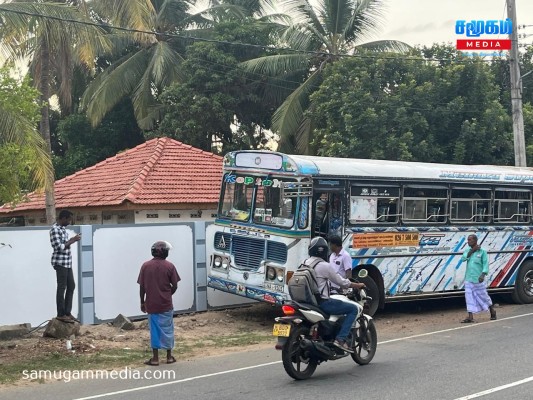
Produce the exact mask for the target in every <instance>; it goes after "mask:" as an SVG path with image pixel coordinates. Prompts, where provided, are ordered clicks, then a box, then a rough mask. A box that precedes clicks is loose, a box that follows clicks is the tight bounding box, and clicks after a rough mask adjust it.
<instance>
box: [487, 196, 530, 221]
mask: <svg viewBox="0 0 533 400" xmlns="http://www.w3.org/2000/svg"><path fill="white" fill-rule="evenodd" d="M530 220H531V194H530V192H529V191H524V190H508V189H500V190H498V189H496V190H495V192H494V221H495V222H500V223H510V222H511V223H512V222H515V223H524V222H529V221H530Z"/></svg>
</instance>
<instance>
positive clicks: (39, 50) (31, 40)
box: [0, 0, 109, 223]
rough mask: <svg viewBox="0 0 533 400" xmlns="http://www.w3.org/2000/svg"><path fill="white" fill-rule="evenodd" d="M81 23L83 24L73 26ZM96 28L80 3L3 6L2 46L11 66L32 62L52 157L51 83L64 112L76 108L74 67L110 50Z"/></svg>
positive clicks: (50, 198) (49, 211)
mask: <svg viewBox="0 0 533 400" xmlns="http://www.w3.org/2000/svg"><path fill="white" fill-rule="evenodd" d="M72 21H79V22H72ZM87 22H89V23H90V22H92V21H91V19H90V18H89V12H88V11H87V8H86V7H85V3H84V2H83V1H82V0H80V1H79V2H78V1H73V2H66V3H64V4H58V3H57V2H56V3H52V2H49V1H47V0H44V1H42V0H35V1H7V2H5V3H4V4H1V5H0V46H1V51H2V52H3V54H4V56H7V57H8V59H9V60H10V61H12V60H13V59H15V60H17V59H18V60H19V61H20V60H28V59H29V60H30V69H31V73H32V75H33V78H34V83H35V85H36V87H37V89H38V90H39V91H40V93H41V100H42V109H41V120H40V124H39V131H40V133H41V136H42V137H43V139H44V141H45V143H46V147H47V152H48V155H49V157H50V155H51V152H52V149H51V142H50V118H49V112H50V105H49V101H50V98H51V96H52V90H51V88H52V82H57V88H58V91H57V94H58V95H59V99H60V103H61V104H62V105H64V106H65V107H69V105H70V104H72V98H71V97H70V96H71V81H72V79H71V77H72V70H73V66H74V65H75V64H83V65H85V66H87V67H89V68H91V67H92V65H93V63H94V60H95V59H96V55H97V54H98V53H100V52H103V51H105V50H107V49H108V48H109V43H108V41H107V39H106V38H105V37H104V35H103V34H104V33H105V32H104V30H103V29H100V28H98V27H95V26H91V25H89V24H87ZM45 201H46V219H47V222H48V223H52V222H53V221H54V220H55V199H54V192H53V185H49V187H48V188H47V190H46V200H45Z"/></svg>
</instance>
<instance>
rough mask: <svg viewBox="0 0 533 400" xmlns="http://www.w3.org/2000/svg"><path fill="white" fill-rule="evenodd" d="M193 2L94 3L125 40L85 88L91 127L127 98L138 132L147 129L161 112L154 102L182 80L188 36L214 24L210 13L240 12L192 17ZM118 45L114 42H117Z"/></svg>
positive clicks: (221, 9)
mask: <svg viewBox="0 0 533 400" xmlns="http://www.w3.org/2000/svg"><path fill="white" fill-rule="evenodd" d="M192 5H193V2H192V1H184V0H94V1H93V2H91V7H92V8H93V10H94V11H95V13H96V14H97V15H98V16H99V17H100V18H101V19H102V20H103V21H107V22H108V23H109V24H110V25H111V26H118V27H123V28H128V29H130V30H132V31H131V32H124V31H122V33H119V31H113V29H112V28H110V30H111V31H112V32H115V33H116V36H117V37H122V39H123V41H122V42H120V43H119V46H117V48H116V49H115V53H117V52H122V56H121V57H120V58H118V59H117V60H116V61H114V62H112V63H111V65H109V66H108V67H107V68H106V69H105V70H104V71H103V72H102V73H100V74H98V75H97V76H96V78H95V79H94V81H93V82H91V84H90V85H89V87H88V88H87V90H86V92H85V94H84V96H83V99H82V107H84V108H86V109H87V115H88V116H89V119H90V120H91V122H92V124H93V125H97V124H99V123H100V121H101V120H102V118H103V117H104V116H105V115H106V114H107V113H108V112H109V111H110V110H111V109H112V108H113V107H114V106H115V105H116V104H117V103H118V102H119V101H120V100H122V99H123V98H124V97H130V98H131V100H132V103H133V108H134V113H135V118H136V119H137V123H138V125H139V127H140V128H141V129H145V130H150V129H152V128H154V126H155V123H156V122H157V121H158V120H159V119H160V117H161V113H162V111H163V107H162V106H161V105H159V104H158V103H157V101H156V98H157V96H158V95H159V94H160V93H161V92H162V90H163V89H164V88H165V87H167V86H169V85H170V84H172V83H174V82H179V81H180V80H181V79H182V78H183V77H182V72H181V64H182V62H183V60H184V58H183V56H182V54H183V53H184V50H185V46H186V45H187V43H189V42H190V41H188V40H187V39H186V38H184V37H185V36H187V35H196V34H199V32H200V31H201V30H202V29H204V28H206V27H208V26H210V25H211V24H212V23H213V20H212V19H209V18H208V16H209V15H212V14H214V13H221V14H223V13H228V12H232V13H238V12H239V7H236V6H232V5H224V4H220V5H214V6H213V7H210V8H208V9H206V10H203V11H201V12H198V13H192V12H191V10H192ZM117 43H118V42H117Z"/></svg>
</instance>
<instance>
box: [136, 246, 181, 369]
mask: <svg viewBox="0 0 533 400" xmlns="http://www.w3.org/2000/svg"><path fill="white" fill-rule="evenodd" d="M171 248H172V246H171V245H170V243H168V242H165V241H159V242H155V243H154V244H153V245H152V256H153V257H154V258H153V259H151V260H150V261H146V262H145V263H144V264H143V265H142V267H141V272H140V273H139V278H138V279H137V283H138V284H139V285H140V296H141V311H142V312H145V313H148V323H149V325H150V344H151V347H152V351H153V356H152V358H151V359H149V360H148V361H146V362H145V364H147V365H159V349H166V351H167V364H171V363H174V362H176V359H175V358H174V357H173V356H172V348H173V347H174V306H173V304H172V295H173V294H174V293H175V292H176V290H177V288H178V282H179V281H180V280H181V278H180V276H179V275H178V271H176V267H175V266H174V264H172V263H171V262H169V261H167V260H166V258H167V257H168V251H169V250H170V249H171Z"/></svg>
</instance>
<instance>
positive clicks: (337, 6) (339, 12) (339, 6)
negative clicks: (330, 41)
mask: <svg viewBox="0 0 533 400" xmlns="http://www.w3.org/2000/svg"><path fill="white" fill-rule="evenodd" d="M320 6H321V10H320V13H319V15H320V17H321V20H322V21H323V23H324V25H325V29H326V31H327V32H328V33H329V34H331V35H333V36H336V35H340V36H342V37H343V38H344V30H345V29H346V26H347V24H348V22H349V21H350V19H351V17H352V16H353V15H354V8H355V4H354V2H353V1H351V0H337V1H331V0H321V2H320Z"/></svg>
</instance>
